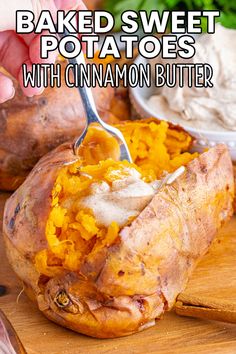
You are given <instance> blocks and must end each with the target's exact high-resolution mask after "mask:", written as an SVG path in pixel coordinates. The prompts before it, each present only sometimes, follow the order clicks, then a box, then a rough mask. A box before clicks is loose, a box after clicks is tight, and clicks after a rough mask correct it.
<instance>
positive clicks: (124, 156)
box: [60, 31, 132, 162]
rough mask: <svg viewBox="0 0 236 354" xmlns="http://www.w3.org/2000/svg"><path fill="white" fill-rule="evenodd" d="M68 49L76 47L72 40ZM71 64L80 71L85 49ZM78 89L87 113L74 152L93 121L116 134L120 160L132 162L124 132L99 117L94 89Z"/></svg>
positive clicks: (70, 60) (71, 49) (83, 61)
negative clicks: (76, 66) (83, 127)
mask: <svg viewBox="0 0 236 354" xmlns="http://www.w3.org/2000/svg"><path fill="white" fill-rule="evenodd" d="M68 35H69V32H67V31H65V32H64V33H63V34H62V35H60V36H61V38H63V37H66V36H68ZM66 50H67V51H68V52H73V50H74V47H73V45H72V43H71V42H68V43H67V45H66ZM68 61H69V63H70V64H73V65H76V64H78V71H80V64H82V65H84V66H85V65H86V63H85V59H84V54H83V51H81V53H80V54H79V55H78V56H77V57H76V58H73V59H68ZM74 75H76V72H75V70H74ZM78 91H79V93H80V96H81V99H82V102H83V106H84V109H85V113H86V126H85V129H84V131H83V133H82V134H81V135H80V137H79V138H78V139H77V140H76V142H75V144H74V152H75V154H76V155H77V154H78V150H79V147H80V145H81V144H82V143H83V140H84V138H85V136H86V134H87V132H88V128H89V126H90V124H93V123H97V124H99V125H100V126H102V127H103V128H104V129H105V130H106V131H107V132H109V133H111V134H112V135H114V136H115V137H116V138H117V139H118V141H119V142H120V152H121V154H120V160H127V161H129V162H132V158H131V155H130V152H129V149H128V146H127V144H126V141H125V138H124V136H123V134H122V133H121V132H120V130H119V129H117V128H114V127H112V126H111V125H109V124H107V123H105V122H103V120H102V119H101V118H100V117H99V114H98V111H97V108H96V105H95V102H94V98H93V94H92V90H91V89H90V88H89V87H87V86H86V85H85V86H83V87H78Z"/></svg>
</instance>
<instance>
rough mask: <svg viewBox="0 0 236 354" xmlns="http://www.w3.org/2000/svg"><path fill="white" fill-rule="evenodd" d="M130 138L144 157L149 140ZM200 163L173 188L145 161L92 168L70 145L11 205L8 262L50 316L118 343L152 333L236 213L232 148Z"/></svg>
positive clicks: (190, 165) (49, 159)
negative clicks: (118, 339) (140, 333)
mask: <svg viewBox="0 0 236 354" xmlns="http://www.w3.org/2000/svg"><path fill="white" fill-rule="evenodd" d="M136 128H137V127H136ZM139 128H140V127H139ZM130 129H131V128H130ZM137 129H138V128H137ZM145 129H146V130H147V127H145ZM152 129H154V130H155V129H156V127H155V126H153V125H152ZM159 129H160V125H159ZM157 130H158V129H157ZM138 131H140V129H138ZM161 131H162V129H161V130H159V133H160V132H161ZM132 136H133V139H132V142H131V141H130V142H129V143H130V144H131V145H132V144H134V145H133V146H132V147H133V150H134V151H140V154H141V153H144V152H145V151H146V149H140V150H139V149H137V150H135V146H137V144H139V143H140V142H141V140H142V137H136V139H137V141H136V140H135V139H134V135H132ZM148 137H149V138H150V136H149V135H148V134H146V136H145V139H147V138H148ZM135 144H136V145H135ZM131 145H130V146H131ZM176 145H177V146H178V143H177V141H176ZM141 146H142V145H141ZM156 149H157V148H156ZM165 149H166V150H165ZM169 149H170V148H169ZM171 150H172V153H173V151H174V143H173V141H172V144H171ZM156 151H157V152H158V151H159V152H161V153H163V154H164V152H166V151H167V148H166V146H165V144H164V143H162V144H160V146H159V150H158V149H157V150H156ZM133 153H134V152H133ZM140 154H139V155H140ZM177 155H178V154H177ZM164 156H165V157H166V161H167V162H168V163H169V162H170V160H171V159H170V154H169V160H168V158H167V155H166V154H164ZM181 156H183V154H179V155H178V159H179V164H180V165H182V164H183V163H182V162H183V161H184V159H183V161H182V162H181ZM92 157H93V158H94V156H92ZM194 157H195V156H192V161H191V158H189V160H190V162H187V164H186V167H185V170H184V172H183V174H182V175H180V176H179V177H178V178H177V179H175V180H174V181H172V183H170V184H168V185H166V184H163V185H162V184H161V182H160V181H156V180H155V179H156V176H157V174H156V172H155V168H154V169H153V172H152V173H147V170H146V169H144V171H143V170H142V160H143V159H145V158H147V157H146V155H145V154H144V156H143V155H141V156H139V158H136V159H135V161H137V165H135V164H129V163H128V162H119V161H114V160H111V159H108V160H105V161H102V162H100V163H99V164H98V165H86V158H85V155H82V156H75V155H74V153H73V150H72V145H70V144H64V145H62V146H61V147H59V148H57V149H56V150H54V151H53V152H51V153H49V154H48V155H46V156H45V157H44V158H43V159H41V160H40V162H39V163H38V164H37V165H36V166H35V168H34V169H33V171H32V172H31V173H30V175H29V176H28V178H27V179H26V181H25V182H24V183H23V185H22V186H21V187H20V188H19V189H18V190H17V191H16V192H15V193H14V194H13V195H12V196H11V197H10V198H9V200H8V201H7V202H6V206H5V213H4V221H3V232H4V239H5V244H6V250H7V254H8V258H9V261H10V263H11V265H12V267H13V269H14V271H15V272H16V274H17V275H18V276H19V278H20V279H21V280H22V281H23V283H24V289H25V291H26V293H27V294H28V296H29V297H30V298H31V299H33V300H34V301H35V302H36V303H37V305H38V307H39V309H40V310H41V311H42V312H43V313H44V314H45V316H47V317H48V318H49V319H51V320H52V321H54V322H56V323H58V324H61V325H63V326H65V327H68V328H70V329H72V330H75V331H78V332H81V333H84V334H87V335H90V336H94V337H100V338H113V337H118V336H125V335H129V334H132V333H135V332H138V331H141V330H143V329H145V328H147V327H149V326H152V325H154V324H155V320H156V319H159V318H161V316H162V315H163V313H164V312H165V311H167V310H170V309H171V308H172V307H173V305H174V303H175V300H176V297H177V296H178V294H179V293H180V292H181V291H182V290H183V289H184V287H185V285H186V282H187V280H188V278H189V276H190V275H191V272H192V271H193V269H194V267H195V265H196V263H197V261H198V260H199V259H200V258H201V257H202V256H203V255H204V254H205V253H206V252H207V250H208V248H209V246H210V244H211V242H212V240H213V238H214V236H215V235H216V233H217V230H218V229H219V228H220V227H221V226H222V224H224V223H225V222H226V221H227V220H228V219H229V218H230V217H231V215H232V213H233V208H232V204H233V196H234V180H233V167H232V162H231V158H230V154H229V152H228V149H227V147H226V146H224V145H219V146H217V147H215V148H212V149H210V150H209V151H208V152H205V153H204V154H202V155H200V156H199V157H195V158H194ZM172 158H173V157H172ZM139 159H140V160H139ZM160 161H161V158H160ZM146 162H148V161H146ZM138 164H139V166H138ZM150 165H151V166H153V165H152V163H150ZM167 165H168V164H167ZM168 166H169V165H168ZM154 167H155V166H154ZM158 173H159V172H158ZM153 180H154V181H153ZM144 190H145V191H147V193H146V192H145V193H143V191H144ZM94 198H95V199H94ZM101 200H102V201H103V204H101ZM118 207H119V208H118ZM121 217H123V219H122V218H121Z"/></svg>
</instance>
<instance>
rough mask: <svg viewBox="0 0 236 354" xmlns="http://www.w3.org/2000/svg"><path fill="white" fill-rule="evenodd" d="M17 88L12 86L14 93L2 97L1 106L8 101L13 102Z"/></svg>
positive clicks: (0, 99)
mask: <svg viewBox="0 0 236 354" xmlns="http://www.w3.org/2000/svg"><path fill="white" fill-rule="evenodd" d="M15 92H16V91H15V88H14V86H13V85H12V92H11V94H10V95H9V96H8V97H2V98H0V104H1V103H4V102H6V101H9V100H11V99H12V98H13V97H14V96H15Z"/></svg>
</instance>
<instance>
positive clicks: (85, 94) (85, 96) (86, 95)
mask: <svg viewBox="0 0 236 354" xmlns="http://www.w3.org/2000/svg"><path fill="white" fill-rule="evenodd" d="M69 35H70V34H69V32H68V31H67V30H65V31H64V33H63V34H60V36H61V38H65V37H67V36H69ZM66 50H67V51H68V52H73V50H74V47H73V45H72V43H71V42H68V43H67V44H66ZM68 61H69V63H70V64H72V65H73V72H74V76H76V75H77V72H76V69H75V67H76V65H78V66H77V71H78V72H79V74H80V71H81V69H80V68H81V65H83V66H86V62H85V59H84V53H83V51H82V50H81V52H80V54H79V55H78V56H77V57H76V58H69V59H68ZM77 89H78V91H79V93H80V96H81V99H82V103H83V106H84V109H85V113H86V118H87V126H88V125H89V124H90V123H100V124H101V119H100V118H99V114H98V111H97V108H96V105H95V101H94V97H93V94H92V90H91V88H89V87H88V86H86V85H83V86H81V85H80V86H78V87H77Z"/></svg>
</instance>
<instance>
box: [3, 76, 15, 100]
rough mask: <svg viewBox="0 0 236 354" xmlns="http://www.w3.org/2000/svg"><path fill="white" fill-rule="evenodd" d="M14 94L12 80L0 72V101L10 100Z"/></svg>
mask: <svg viewBox="0 0 236 354" xmlns="http://www.w3.org/2000/svg"><path fill="white" fill-rule="evenodd" d="M14 95H15V89H14V86H13V82H12V80H11V79H10V78H9V77H7V76H5V75H3V74H2V73H0V103H3V102H5V101H8V100H10V99H11V98H13V97H14Z"/></svg>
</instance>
